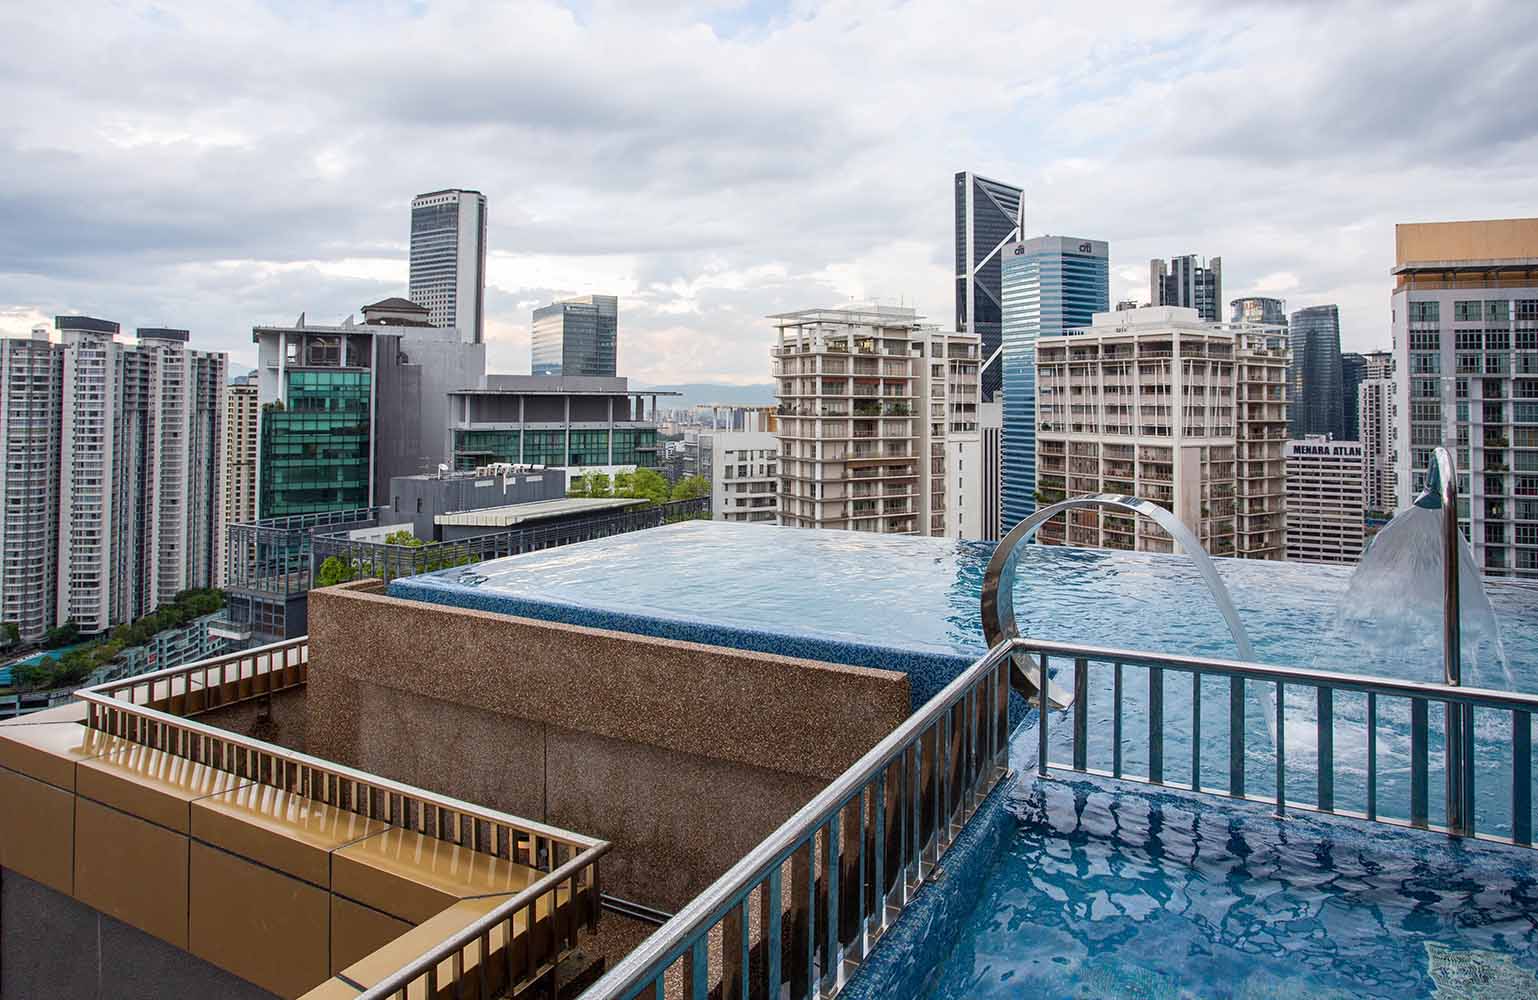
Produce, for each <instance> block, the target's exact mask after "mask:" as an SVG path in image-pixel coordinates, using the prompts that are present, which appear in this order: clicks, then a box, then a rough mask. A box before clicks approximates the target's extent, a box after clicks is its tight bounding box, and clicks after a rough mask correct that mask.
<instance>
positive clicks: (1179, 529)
mask: <svg viewBox="0 0 1538 1000" xmlns="http://www.w3.org/2000/svg"><path fill="white" fill-rule="evenodd" d="M1083 508H1091V509H1106V510H1119V511H1125V512H1127V513H1129V514H1134V515H1138V514H1141V515H1142V516H1144V517H1146V518H1148V519H1149V520H1151V521H1153V522H1154V523H1155V524H1157V525H1159V527H1161V528H1163V529H1164V530H1165V531H1167V532H1169V534H1170V536H1171V537H1172V538H1174V539H1175V541H1176V542H1178V543H1179V544H1180V547H1181V548H1183V549H1184V550H1185V552H1186V555H1188V556H1190V557H1191V560H1192V562H1194V563H1196V567H1197V569H1199V570H1200V571H1201V574H1202V578H1203V580H1205V581H1206V583H1207V589H1208V590H1210V591H1211V592H1212V597H1213V600H1214V601H1215V602H1216V603H1217V606H1218V611H1220V612H1221V613H1222V615H1223V620H1224V621H1225V622H1227V623H1228V631H1229V633H1230V634H1231V635H1232V636H1233V638H1234V645H1235V646H1236V647H1237V648H1238V651H1239V658H1240V659H1241V660H1244V661H1246V662H1254V660H1255V650H1254V647H1252V646H1251V645H1250V637H1249V635H1248V633H1246V632H1245V631H1244V623H1243V622H1241V621H1240V620H1239V615H1238V613H1237V612H1235V611H1234V602H1233V599H1232V598H1231V597H1230V596H1229V593H1228V588H1227V587H1226V586H1224V585H1223V578H1222V577H1220V576H1218V571H1217V567H1216V566H1214V565H1213V563H1212V557H1211V556H1209V555H1207V550H1206V549H1203V548H1202V544H1201V542H1200V541H1199V540H1197V538H1196V536H1195V535H1193V534H1191V531H1190V529H1189V528H1187V527H1186V526H1185V524H1183V523H1182V522H1181V520H1180V518H1178V517H1176V516H1175V515H1174V514H1172V513H1171V512H1170V511H1168V510H1166V509H1164V508H1163V507H1161V506H1159V505H1158V504H1156V503H1154V502H1152V501H1150V500H1144V499H1141V498H1140V497H1133V496H1125V495H1122V494H1119V493H1097V494H1095V495H1093V496H1083V497H1074V498H1072V499H1070V500H1061V501H1059V502H1057V503H1055V504H1052V505H1050V506H1047V507H1043V508H1041V509H1040V510H1038V511H1037V512H1036V513H1034V514H1032V515H1031V516H1030V517H1028V518H1026V519H1025V520H1023V521H1021V522H1020V523H1019V524H1017V525H1015V526H1014V527H1013V528H1012V529H1010V532H1009V534H1007V535H1005V536H1004V539H1003V541H1001V542H999V545H998V548H996V549H994V550H993V558H992V559H990V560H989V562H988V569H987V571H986V572H985V573H984V575H983V595H982V617H983V635H984V637H985V638H986V639H987V642H988V646H989V648H990V649H991V648H993V647H994V646H997V645H998V644H999V643H1000V642H1002V641H1004V640H1006V639H1018V638H1020V629H1019V627H1018V625H1017V624H1016V622H1015V568H1016V565H1017V563H1018V562H1019V559H1020V547H1021V546H1022V545H1024V544H1025V543H1026V541H1027V540H1029V539H1030V537H1031V536H1032V535H1034V534H1036V532H1037V531H1038V530H1039V529H1040V528H1041V526H1042V525H1043V524H1045V523H1047V522H1048V521H1050V520H1051V519H1052V518H1054V517H1056V516H1057V515H1058V514H1060V513H1062V512H1063V511H1068V510H1076V509H1083ZM1021 659H1022V658H1021V657H1016V658H1015V659H1014V664H1013V665H1014V669H1013V670H1012V671H1011V680H1012V683H1013V684H1014V687H1015V689H1016V690H1017V691H1019V692H1020V694H1021V695H1023V696H1024V697H1025V698H1027V699H1032V698H1034V697H1035V696H1036V690H1037V686H1038V675H1039V670H1038V668H1037V667H1036V666H1035V665H1033V664H1030V663H1029V662H1026V663H1022V662H1021ZM1046 684H1047V701H1048V702H1049V703H1050V704H1051V705H1052V706H1053V707H1055V708H1067V707H1068V706H1070V705H1072V704H1073V698H1074V696H1073V695H1071V694H1069V693H1067V692H1065V691H1063V690H1062V689H1061V688H1059V687H1058V686H1057V685H1055V684H1053V683H1052V679H1051V678H1046Z"/></svg>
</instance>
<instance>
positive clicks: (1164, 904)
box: [921, 781, 1538, 1000]
mask: <svg viewBox="0 0 1538 1000" xmlns="http://www.w3.org/2000/svg"><path fill="white" fill-rule="evenodd" d="M1010 809H1011V811H1012V812H1013V813H1014V817H1015V823H1016V828H1015V831H1014V834H1013V836H1012V838H1011V839H1009V840H1008V841H1007V842H1006V845H1005V847H1004V848H1003V850H1002V852H1001V855H1000V857H999V858H998V860H997V863H996V865H995V866H994V868H993V869H992V870H991V872H990V873H989V874H988V875H987V876H986V878H985V881H984V884H983V886H982V890H981V896H980V899H979V902H978V904H977V905H976V907H975V908H974V910H973V912H972V914H971V915H970V917H968V918H967V919H966V921H965V922H964V923H963V925H962V928H961V932H960V936H959V938H958V940H957V942H956V944H955V946H954V948H953V949H952V951H951V953H950V955H949V956H948V957H947V958H946V959H945V960H944V961H943V962H942V963H941V964H940V966H939V967H938V968H937V969H936V970H934V972H933V973H932V975H931V977H930V980H929V983H928V985H927V990H926V991H925V992H923V993H922V994H921V995H924V996H927V997H929V998H931V1000H960V998H963V997H966V998H990V997H998V998H1003V997H1010V998H1042V1000H1059V998H1062V1000H1068V998H1073V1000H1112V998H1118V1000H1121V998H1137V1000H1175V998H1187V997H1204V998H1205V997H1212V998H1232V1000H1261V998H1265V1000H1281V998H1284V997H1285V998H1298V1000H1346V998H1354V997H1373V998H1380V997H1381V998H1394V1000H1407V998H1411V997H1429V996H1436V997H1438V998H1440V1000H1515V998H1533V997H1538V974H1535V973H1538V879H1535V877H1534V874H1533V871H1532V864H1531V859H1530V857H1531V856H1530V853H1529V852H1526V851H1522V850H1520V849H1517V848H1497V847H1490V846H1488V845H1480V849H1479V850H1477V851H1471V850H1469V849H1468V848H1467V846H1466V845H1460V844H1459V843H1457V842H1454V841H1450V840H1447V839H1446V838H1443V837H1440V836H1437V835H1432V834H1425V833H1419V832H1415V831H1403V830H1397V829H1386V828H1383V827H1373V828H1364V827H1361V826H1352V825H1349V824H1347V823H1345V822H1343V821H1340V820H1330V819H1324V818H1316V817H1307V818H1289V819H1287V820H1285V821H1279V820H1276V819H1275V818H1273V817H1269V816H1266V815H1264V813H1263V811H1261V810H1259V809H1258V808H1257V807H1252V806H1242V807H1239V806H1235V805H1234V804H1232V803H1224V802H1215V801H1202V800H1199V799H1197V798H1196V797H1194V796H1190V795H1172V794H1162V793H1161V794H1153V793H1145V792H1123V791H1112V790H1107V787H1106V786H1104V785H1103V784H1097V783H1094V782H1073V783H1069V782H1062V781H1046V782H1036V781H1030V782H1024V783H1022V784H1021V785H1019V786H1018V790H1017V793H1016V796H1015V798H1014V799H1013V801H1012V802H1011V803H1010Z"/></svg>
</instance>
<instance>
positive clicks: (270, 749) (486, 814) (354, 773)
mask: <svg viewBox="0 0 1538 1000" xmlns="http://www.w3.org/2000/svg"><path fill="white" fill-rule="evenodd" d="M308 640H309V637H308V636H301V637H300V638H298V639H287V640H284V641H283V642H282V643H273V644H271V645H268V646H263V647H260V648H261V649H264V650H272V649H274V648H275V647H284V648H292V647H293V646H295V645H306V646H307V645H308ZM246 652H247V653H248V654H249V653H252V652H255V650H247V651H246ZM199 665H201V666H202V667H203V668H204V669H211V668H212V667H214V666H217V665H219V661H217V660H200V661H199V662H198V663H196V664H188V665H187V666H186V667H176V668H172V669H173V670H174V671H176V672H187V671H191V670H194V669H195V668H197V667H198V666H199ZM160 673H165V671H161V672H160ZM148 676H150V675H148V674H146V675H143V676H141V677H135V678H132V680H133V682H134V683H135V684H138V683H142V682H143V680H144V679H145V678H146V677H148ZM108 686H110V685H99V686H98V687H95V688H82V689H81V690H79V691H76V692H75V697H77V698H79V699H81V700H82V701H85V702H87V703H88V704H90V705H95V706H98V707H100V708H102V709H108V710H112V711H119V712H125V713H128V714H130V715H135V716H138V717H139V718H142V719H145V720H147V721H149V722H153V723H157V724H160V725H163V726H171V727H175V728H179V729H183V730H186V731H188V732H190V733H194V734H196V735H199V736H205V737H208V738H211V739H215V740H218V741H220V742H222V743H225V744H227V745H230V746H234V747H239V748H241V749H245V750H252V751H255V752H257V753H261V754H265V755H267V756H269V757H271V758H273V759H275V760H281V761H283V762H284V763H288V764H293V765H295V766H296V767H301V768H308V769H310V770H312V771H316V772H320V773H322V774H325V775H328V776H331V777H336V778H339V779H341V780H343V781H349V782H354V783H357V784H362V785H367V786H370V787H373V788H378V789H381V790H383V791H386V792H390V793H392V794H396V795H401V796H404V797H406V798H408V799H414V800H416V801H418V802H421V803H424V804H426V805H431V806H434V807H439V808H443V809H447V810H449V811H451V812H455V813H459V814H461V815H464V816H468V817H474V818H476V819H483V820H486V821H488V822H491V823H499V824H501V825H503V826H507V827H509V828H513V829H517V830H520V831H523V832H525V833H529V834H532V835H534V836H537V837H542V838H544V839H546V840H550V841H554V842H557V843H563V844H569V845H572V846H574V847H576V848H580V849H583V850H586V849H588V848H591V847H596V846H598V845H599V844H603V843H605V842H604V841H601V840H598V839H595V838H593V837H586V836H583V835H582V834H579V833H573V832H572V831H570V830H563V829H560V828H559V827H554V826H548V825H546V824H544V823H540V822H539V821H537V820H531V819H525V818H524V817H522V816H514V815H512V814H510V813H504V812H501V811H500V810H496V809H489V808H486V807H485V806H479V805H474V804H472V803H469V802H465V801H463V800H461V799H456V798H454V797H452V796H449V795H443V794H440V793H438V792H433V791H429V790H427V789H425V788H418V787H416V786H414V785H407V784H404V783H402V782H399V781H394V780H392V779H390V778H385V777H382V776H380V775H376V774H370V773H368V772H367V771H360V770H358V769H356V768H352V767H348V766H347V765H345V764H338V763H336V762H334V761H328V760H324V759H322V758H320V757H312V756H310V755H309V754H306V753H301V752H299V751H297V750H290V749H289V748H288V747H284V746H279V745H278V744H276V743H268V742H266V741H265V740H259V739H256V738H254V737H251V736H245V735H242V734H240V733H237V732H234V731H233V730H229V729H221V728H219V727H218V726H211V725H208V724H207V723H204V722H198V721H197V720H196V719H190V718H187V717H185V716H180V715H173V714H171V713H169V712H162V711H160V710H159V709H155V708H150V707H149V706H147V705H140V704H137V703H135V702H131V701H124V700H123V699H121V698H114V697H112V696H111V695H108V694H104V693H102V690H101V689H102V688H105V687H108Z"/></svg>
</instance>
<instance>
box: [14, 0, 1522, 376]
mask: <svg viewBox="0 0 1538 1000" xmlns="http://www.w3.org/2000/svg"><path fill="white" fill-rule="evenodd" d="M1453 8H1457V10H1456V11H1455V10H1454V9H1453ZM0 38H3V39H4V40H5V42H4V45H3V54H0V97H3V99H0V329H3V330H9V331H24V330H26V329H28V328H29V327H30V326H31V325H32V324H33V323H35V322H39V321H42V320H45V319H47V318H49V317H51V316H53V315H54V314H56V313H67V312H82V313H87V314H91V315H97V316H102V317H105V318H109V319H115V320H118V321H119V322H121V323H123V324H124V326H125V327H135V326H185V327H189V328H190V329H191V330H192V331H193V335H194V341H195V344H196V345H197V346H202V347H206V348H210V349H223V350H228V351H229V352H230V353H231V355H232V356H233V358H234V360H235V361H237V362H240V363H243V364H248V365H249V364H252V363H254V351H253V348H252V344H251V342H250V328H251V326H252V325H253V324H254V323H258V322H270V321H285V322H286V321H292V320H293V319H294V318H295V317H297V316H298V314H299V313H300V312H301V311H304V312H307V313H308V315H309V317H310V318H311V319H312V320H314V321H318V322H338V321H340V319H341V318H342V317H343V316H345V315H346V314H348V313H349V312H351V311H355V310H356V309H357V308H358V307H359V306H360V305H362V304H363V303H365V302H369V301H372V300H374V299H376V298H380V297H383V296H386V295H396V294H405V284H406V242H407V237H408V227H409V202H410V199H411V196H412V195H413V194H416V193H418V192H421V191H429V190H434V189H437V188H443V187H471V188H478V189H479V190H481V191H484V192H485V193H486V195H487V197H488V198H489V200H490V227H489V228H490V246H491V250H490V258H489V261H488V272H489V274H488V279H489V280H488V288H487V294H486V320H487V326H488V341H489V343H490V348H489V353H490V361H491V368H492V369H493V370H499V371H514V372H516V371H523V372H526V371H528V324H529V313H530V310H532V309H533V308H534V307H535V306H537V305H540V304H543V303H545V302H547V301H549V300H550V299H551V298H552V297H557V296H561V295H566V294H581V293H586V292H606V293H614V294H618V295H619V296H620V370H621V374H628V375H630V376H632V377H634V378H636V379H638V380H641V381H646V382H678V381H729V382H762V381H767V380H768V353H767V351H768V345H769V342H770V340H771V338H772V330H771V327H770V326H769V324H768V323H767V322H765V320H764V319H763V317H764V316H765V314H767V313H771V312H776V311H783V310H789V309H798V308H809V307H813V306H824V305H830V304H836V303H843V302H848V301H850V300H851V299H854V300H861V301H869V300H871V299H879V300H880V301H882V302H897V301H899V300H901V301H902V302H904V303H906V304H909V305H917V306H918V307H919V308H920V309H921V310H922V311H923V312H924V313H925V314H926V315H928V316H930V317H931V318H932V319H933V320H934V321H936V322H939V323H942V324H949V323H950V322H951V320H952V316H953V309H954V306H953V301H952V298H953V293H952V282H951V276H952V270H953V253H954V250H953V244H952V240H953V237H952V194H951V186H952V181H951V178H952V175H953V174H954V172H955V171H957V170H962V169H972V170H976V171H977V172H979V173H983V174H986V175H989V176H993V177H996V178H999V179H1001V180H1006V181H1011V182H1014V183H1018V184H1021V185H1023V186H1024V187H1025V188H1026V197H1027V202H1028V208H1027V221H1026V229H1027V231H1028V234H1029V235H1039V234H1043V233H1054V234H1060V235H1069V236H1083V237H1094V238H1100V239H1105V240H1108V241H1110V245H1111V282H1112V284H1111V298H1112V300H1113V301H1115V300H1117V299H1120V298H1137V299H1139V300H1140V301H1142V300H1146V299H1147V297H1148V287H1147V272H1148V259H1149V258H1150V257H1152V256H1170V255H1174V254H1182V253H1197V254H1201V255H1206V256H1211V255H1221V256H1222V258H1223V268H1224V279H1225V284H1224V296H1225V298H1234V297H1237V296H1239V295H1245V294H1265V295H1275V296H1279V297H1282V298H1285V299H1286V300H1287V303H1288V306H1289V308H1292V309H1296V308H1300V307H1303V306H1309V305H1318V304H1322V303H1330V302H1334V303H1338V304H1339V305H1340V307H1341V322H1342V328H1343V341H1344V343H1345V346H1346V347H1347V348H1348V349H1370V348H1375V347H1387V346H1388V344H1389V317H1388V293H1389V287H1390V280H1389V277H1388V269H1389V267H1390V265H1391V264H1392V261H1393V227H1394V223H1396V222H1409V221H1425V220H1442V219H1460V218H1488V217H1510V216H1532V215H1538V183H1535V182H1538V97H1535V90H1534V87H1535V81H1538V3H1534V2H1532V0H1515V2H1510V3H1497V2H1489V3H1477V2H1476V3H1471V4H1462V3H1448V2H1447V0H1437V2H1425V3H1414V2H1395V3H1383V4H1367V3H1362V4H1353V3H1333V2H1332V3H1292V4H1281V3H1263V4H1259V3H1258V4H1252V5H1247V4H1241V3H1233V2H1222V3H1212V4H1205V3H1201V2H1192V0H1179V2H1175V3H1162V2H1158V0H1135V2H1129V3H1124V4H1113V3H1101V2H1091V3H1064V2H1062V0H1053V2H1049V3H1041V4H1037V3H1024V2H1011V3H998V4H977V5H968V6H963V5H961V4H958V3H955V2H954V0H953V2H939V3H911V4H901V3H878V2H869V3H867V2H863V0H855V2H850V3H840V4H833V5H829V6H821V5H811V4H802V3H779V2H759V0H750V2H748V3H732V2H727V0H722V2H708V0H707V2H699V3H693V4H690V3H660V2H650V0H627V2H623V3H617V4H609V3H604V2H592V3H589V2H578V3H571V4H564V5H563V4H535V3H530V4H509V5H506V6H500V7H493V5H491V4H481V3H440V2H435V0H428V2H416V3H393V4H392V3H378V4H373V3H348V2H332V3H319V2H305V0H275V2H270V3H256V2H247V0H220V2H218V3H208V2H204V0H198V2H190V3H183V2H181V0H163V2H160V3H155V4H140V3H133V2H122V3H92V2H75V3H66V4H36V3H22V2H5V3H0Z"/></svg>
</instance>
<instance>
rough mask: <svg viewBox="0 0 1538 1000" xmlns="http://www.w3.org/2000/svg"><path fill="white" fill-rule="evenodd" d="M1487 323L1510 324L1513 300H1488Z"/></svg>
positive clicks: (1486, 306) (1486, 305)
mask: <svg viewBox="0 0 1538 1000" xmlns="http://www.w3.org/2000/svg"><path fill="white" fill-rule="evenodd" d="M1485 322H1487V323H1509V322H1511V300H1510V299H1486V300H1485Z"/></svg>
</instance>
